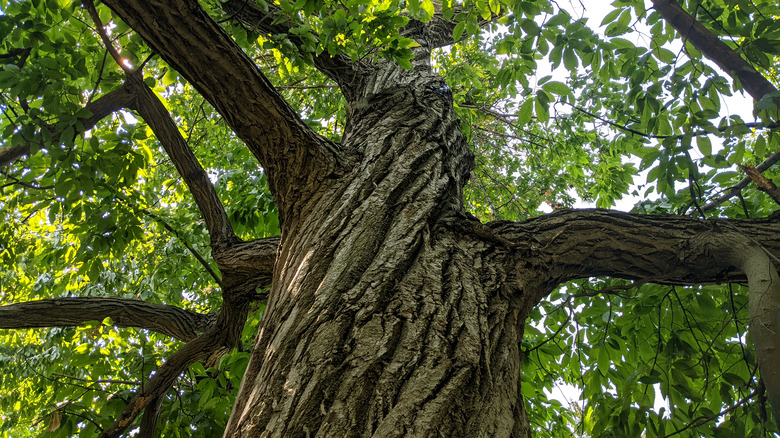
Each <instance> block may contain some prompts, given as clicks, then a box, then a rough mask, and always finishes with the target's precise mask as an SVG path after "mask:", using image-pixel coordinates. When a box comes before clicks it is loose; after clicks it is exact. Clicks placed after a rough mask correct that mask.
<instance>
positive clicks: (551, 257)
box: [486, 210, 780, 298]
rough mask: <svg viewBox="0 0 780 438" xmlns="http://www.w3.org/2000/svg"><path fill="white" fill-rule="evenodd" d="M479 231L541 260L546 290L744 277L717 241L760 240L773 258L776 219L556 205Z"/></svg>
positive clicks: (779, 250) (778, 247) (779, 247)
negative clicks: (590, 280)
mask: <svg viewBox="0 0 780 438" xmlns="http://www.w3.org/2000/svg"><path fill="white" fill-rule="evenodd" d="M486 228H488V229H489V230H491V232H492V233H494V234H496V235H497V236H498V238H500V239H502V240H503V241H508V242H512V247H511V248H512V249H514V251H516V252H518V253H520V254H523V253H529V254H533V255H534V257H535V258H539V259H540V260H543V261H544V262H542V263H543V264H546V265H545V266H548V267H549V269H546V273H547V274H546V276H545V277H544V278H539V281H540V282H543V283H545V284H549V285H550V288H549V290H552V288H553V287H554V286H555V285H557V284H560V283H562V282H565V281H569V280H573V279H577V278H586V277H615V278H623V279H627V280H639V281H643V282H652V283H659V284H707V283H718V282H729V281H745V280H746V279H747V277H746V275H745V273H744V272H742V271H741V270H740V269H739V268H738V267H735V266H733V264H731V263H728V262H727V260H728V257H726V256H725V255H724V251H727V250H730V248H729V247H728V245H724V244H723V243H722V242H724V239H725V238H727V237H728V238H731V237H733V236H735V235H736V236H740V238H741V239H742V240H745V241H747V240H749V241H751V242H760V243H761V245H763V247H764V248H765V249H766V250H767V251H768V252H769V253H771V254H772V255H773V256H774V257H778V256H780V240H778V239H777V236H778V235H780V221H773V220H768V219H753V220H725V219H722V220H699V219H695V218H692V217H689V216H671V215H657V216H656V215H653V216H649V215H638V214H629V213H622V212H617V211H609V210H560V211H557V212H554V213H552V214H549V215H546V216H542V217H538V218H533V219H530V220H528V221H525V222H521V223H514V222H505V221H496V222H491V223H488V224H487V227H486ZM775 263H777V260H775ZM543 289H544V288H543ZM540 298H541V297H540Z"/></svg>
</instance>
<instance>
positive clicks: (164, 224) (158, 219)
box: [114, 193, 222, 286]
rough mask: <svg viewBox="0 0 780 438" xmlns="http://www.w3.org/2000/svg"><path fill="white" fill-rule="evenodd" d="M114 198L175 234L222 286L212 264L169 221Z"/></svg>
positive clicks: (118, 196)
mask: <svg viewBox="0 0 780 438" xmlns="http://www.w3.org/2000/svg"><path fill="white" fill-rule="evenodd" d="M114 196H115V197H116V199H118V200H119V201H121V202H123V203H124V204H125V205H127V206H128V208H130V209H131V210H133V211H135V212H136V213H141V214H143V215H145V216H147V217H149V218H151V219H152V220H154V221H155V222H157V223H158V224H160V225H161V226H162V227H163V228H164V229H165V230H166V231H168V232H169V233H171V234H173V236H174V237H176V239H178V240H179V242H181V244H182V245H184V247H185V248H187V251H189V252H190V254H192V256H193V257H195V259H196V260H197V261H198V263H200V264H201V266H203V269H205V270H206V272H208V274H209V275H210V276H211V278H213V279H214V281H216V282H217V284H218V285H220V286H222V279H221V278H220V277H219V275H218V274H217V273H216V272H214V270H213V269H211V264H210V263H209V262H207V261H206V259H204V258H203V256H202V255H200V253H199V252H198V251H196V250H195V248H193V247H192V245H190V244H189V242H187V240H186V239H184V238H183V237H182V236H181V235H180V234H179V232H178V231H177V230H176V229H175V228H173V227H172V226H171V225H170V224H169V223H168V222H167V221H165V219H163V218H161V217H160V216H158V215H157V214H155V213H152V212H151V211H149V210H147V209H145V208H138V207H136V206H134V205H132V204H131V203H130V202H128V201H127V199H125V198H124V197H123V196H121V195H118V194H116V193H115V194H114Z"/></svg>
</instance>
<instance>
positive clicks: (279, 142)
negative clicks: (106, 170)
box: [104, 0, 346, 212]
mask: <svg viewBox="0 0 780 438" xmlns="http://www.w3.org/2000/svg"><path fill="white" fill-rule="evenodd" d="M104 3H105V4H106V5H107V6H108V7H110V8H111V9H112V10H113V11H114V12H115V13H116V14H117V15H119V16H120V17H121V18H122V19H123V20H124V21H125V22H126V23H127V24H128V25H129V26H130V27H132V28H133V30H135V31H136V32H137V33H138V34H139V35H140V36H141V37H143V39H144V40H145V41H146V42H147V44H149V45H150V46H151V47H152V49H153V50H154V51H155V52H156V53H158V54H159V55H160V56H161V57H162V58H163V59H164V60H165V61H166V62H168V63H169V64H170V65H171V66H172V67H173V68H174V69H176V70H177V71H178V72H179V73H180V74H181V75H182V76H183V77H184V78H186V79H187V81H189V83H190V84H192V86H193V87H194V88H195V89H196V90H198V92H200V93H201V94H202V95H203V97H204V98H206V100H207V101H209V103H211V104H212V105H213V106H214V108H215V109H216V110H217V111H218V112H219V113H220V114H221V115H222V116H223V117H224V118H225V121H226V122H227V123H228V125H230V127H231V128H232V129H233V131H234V132H235V133H236V135H237V136H238V137H239V138H240V139H241V140H243V141H244V142H245V143H246V145H247V147H248V148H249V149H250V151H252V153H253V154H254V155H255V157H257V159H258V160H259V161H260V163H261V164H262V165H263V167H264V168H265V169H266V170H267V171H268V174H269V183H270V187H271V191H272V192H273V193H274V196H275V198H276V202H277V205H278V206H279V207H280V211H281V212H285V211H288V210H290V208H289V207H291V206H292V204H294V203H295V202H297V201H300V200H302V199H306V197H307V196H308V195H309V193H304V190H301V188H302V187H304V186H306V185H307V184H310V181H311V178H312V177H315V178H316V177H320V178H323V179H324V178H325V177H326V175H329V174H330V173H332V172H336V171H340V170H341V169H342V168H343V166H344V164H345V162H344V161H343V160H345V159H346V158H345V157H344V156H342V153H341V151H340V149H339V147H338V146H337V145H335V144H333V143H330V142H328V141H326V140H325V139H323V138H322V137H320V136H318V135H317V134H316V133H314V131H312V130H311V129H310V128H309V127H308V126H307V125H306V124H305V123H304V122H303V121H302V120H301V118H300V117H299V115H298V114H297V113H296V112H295V110H293V109H292V107H290V105H288V104H287V102H285V100H284V99H283V98H282V96H281V95H280V94H279V93H278V92H277V91H276V90H275V89H274V88H273V86H272V85H271V83H270V82H269V81H268V79H267V78H266V77H265V76H263V74H262V73H261V72H260V70H259V69H258V68H257V66H256V65H255V64H254V63H253V62H252V60H251V59H250V58H249V57H248V56H247V55H246V54H245V53H244V52H243V51H242V50H241V48H240V47H239V46H238V45H237V44H236V43H235V41H233V40H232V39H231V38H230V37H229V36H228V35H227V34H226V33H225V32H224V31H223V30H222V29H221V28H220V27H219V25H217V23H215V22H214V20H213V19H212V18H211V17H210V16H209V15H208V14H207V13H206V11H204V10H203V8H202V7H201V6H200V4H198V2H197V1H196V0H173V1H160V0H156V1H144V0H106V1H105V2H104ZM147 122H149V121H147ZM307 181H308V183H307Z"/></svg>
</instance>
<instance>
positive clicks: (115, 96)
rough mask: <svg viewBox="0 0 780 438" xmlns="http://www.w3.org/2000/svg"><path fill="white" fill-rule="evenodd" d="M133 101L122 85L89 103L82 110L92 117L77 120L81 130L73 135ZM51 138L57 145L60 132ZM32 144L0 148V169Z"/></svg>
mask: <svg viewBox="0 0 780 438" xmlns="http://www.w3.org/2000/svg"><path fill="white" fill-rule="evenodd" d="M132 100H133V95H132V94H131V93H130V92H129V90H128V88H127V86H126V85H125V84H123V85H122V86H120V87H119V88H117V89H116V90H114V91H112V92H110V93H108V94H105V95H103V96H101V97H100V98H98V99H97V100H95V101H94V102H91V103H89V104H87V105H86V106H84V109H86V110H87V111H89V112H90V113H91V114H92V115H91V116H89V117H85V118H79V119H78V123H80V124H81V126H82V127H83V129H82V130H76V132H75V133H74V136H75V135H80V134H82V133H83V132H85V131H88V130H90V129H92V128H93V127H94V126H95V124H96V123H97V122H99V121H100V120H102V119H103V118H105V117H107V116H109V115H111V114H113V113H115V112H117V111H119V110H121V109H123V108H128V107H129V106H130V105H131V103H132ZM53 134H54V135H53V136H52V143H57V142H59V141H60V135H62V133H61V132H56V133H53ZM33 143H34V140H31V141H28V142H26V143H25V144H23V145H18V146H6V147H4V148H0V167H3V166H7V165H9V164H11V163H12V162H14V161H15V160H17V159H19V158H20V157H22V156H24V155H28V154H29V153H30V151H31V150H32V145H33ZM41 146H42V145H41V144H38V147H41Z"/></svg>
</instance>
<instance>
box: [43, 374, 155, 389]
mask: <svg viewBox="0 0 780 438" xmlns="http://www.w3.org/2000/svg"><path fill="white" fill-rule="evenodd" d="M52 376H57V377H63V378H66V379H73V380H80V381H82V382H87V383H93V384H100V383H108V384H111V385H131V386H141V382H135V381H132V380H113V379H108V380H92V379H84V378H81V377H76V376H69V375H66V374H57V373H55V374H52Z"/></svg>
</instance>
